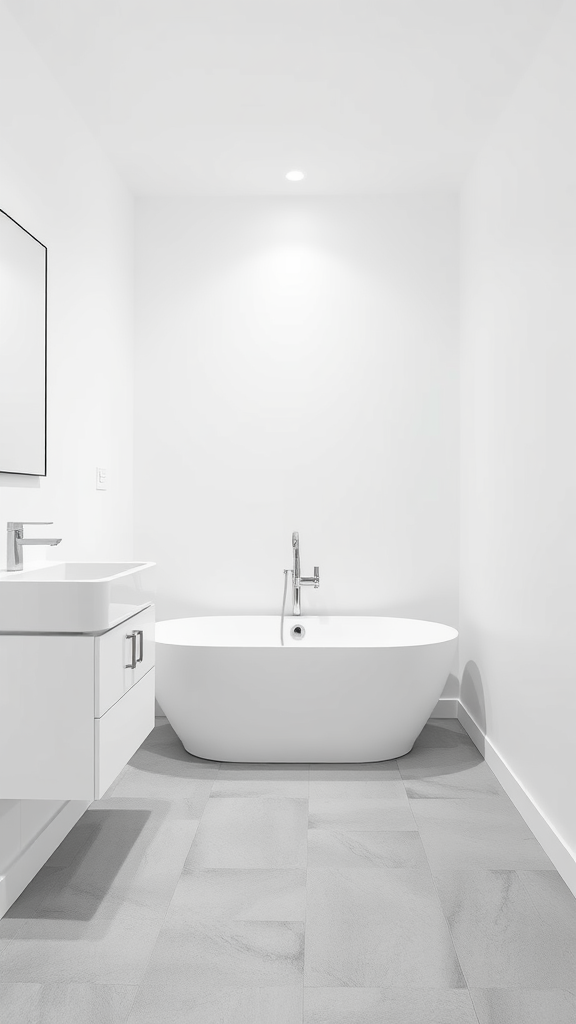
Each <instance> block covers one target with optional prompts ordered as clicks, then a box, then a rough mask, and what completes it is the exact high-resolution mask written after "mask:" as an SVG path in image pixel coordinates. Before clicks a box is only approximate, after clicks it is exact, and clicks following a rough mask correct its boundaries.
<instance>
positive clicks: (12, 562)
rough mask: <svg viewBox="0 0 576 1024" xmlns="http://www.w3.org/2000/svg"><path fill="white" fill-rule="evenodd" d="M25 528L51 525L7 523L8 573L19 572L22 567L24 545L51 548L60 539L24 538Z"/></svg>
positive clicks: (60, 538) (49, 524)
mask: <svg viewBox="0 0 576 1024" xmlns="http://www.w3.org/2000/svg"><path fill="white" fill-rule="evenodd" d="M25 526H52V523H8V524H7V531H8V538H7V539H8V554H7V560H6V562H7V569H8V572H19V571H21V570H22V568H23V567H24V558H23V552H22V547H23V545H24V544H46V545H47V546H48V547H50V548H53V547H54V546H55V545H56V544H59V543H60V541H61V540H62V537H26V538H25V537H24V527H25Z"/></svg>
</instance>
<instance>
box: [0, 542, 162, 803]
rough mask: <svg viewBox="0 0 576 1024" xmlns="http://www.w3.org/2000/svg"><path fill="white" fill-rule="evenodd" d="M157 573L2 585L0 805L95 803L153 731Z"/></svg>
mask: <svg viewBox="0 0 576 1024" xmlns="http://www.w3.org/2000/svg"><path fill="white" fill-rule="evenodd" d="M153 584H154V566H153V563H150V562H130V563H92V564H91V563H73V562H62V563H56V562H54V563H50V564H48V565H44V566H42V567H41V568H30V569H23V570H22V571H21V572H17V573H14V572H3V573H0V799H2V800H59V801H70V800H74V801H84V802H90V801H92V800H94V799H98V798H99V797H101V796H102V795H103V794H104V793H105V791H106V790H107V789H108V787H109V786H110V785H111V784H112V782H113V781H114V779H115V778H116V777H117V775H118V774H119V772H120V771H121V770H122V768H123V767H124V765H125V764H126V763H127V762H128V761H129V759H130V758H131V757H132V755H133V754H134V752H135V751H136V750H137V749H138V747H139V746H140V744H141V743H142V742H143V740H144V739H145V738H146V736H147V735H148V733H149V732H150V731H151V730H152V728H153V726H154V606H153V604H152V601H153V594H154V591H153Z"/></svg>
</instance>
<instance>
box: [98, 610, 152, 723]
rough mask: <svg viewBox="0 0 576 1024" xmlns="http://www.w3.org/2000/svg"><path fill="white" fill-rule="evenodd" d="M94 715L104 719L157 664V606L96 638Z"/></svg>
mask: <svg viewBox="0 0 576 1024" xmlns="http://www.w3.org/2000/svg"><path fill="white" fill-rule="evenodd" d="M95 646H96V650H95V655H96V669H95V680H94V682H95V686H94V717H95V718H101V717H102V715H104V714H105V713H106V712H107V711H108V709H109V708H111V707H112V706H113V704H115V703H116V701H117V700H120V698H121V697H122V695H123V694H124V693H126V691H127V690H129V689H130V688H131V687H132V686H134V683H137V682H138V680H139V679H142V677H143V676H145V675H146V674H147V673H148V672H149V671H150V669H151V668H152V667H153V666H154V606H151V607H150V608H145V609H144V611H142V612H139V613H138V615H133V616H132V618H131V619H126V621H125V622H121V623H120V625H119V626H115V627H114V629H110V630H108V632H107V633H103V634H102V635H101V636H98V637H96V638H95Z"/></svg>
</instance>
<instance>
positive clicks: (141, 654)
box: [136, 629, 144, 661]
mask: <svg viewBox="0 0 576 1024" xmlns="http://www.w3.org/2000/svg"><path fill="white" fill-rule="evenodd" d="M136 636H137V637H138V638H139V641H140V642H139V645H138V652H139V653H138V661H144V630H143V629H137V630H136Z"/></svg>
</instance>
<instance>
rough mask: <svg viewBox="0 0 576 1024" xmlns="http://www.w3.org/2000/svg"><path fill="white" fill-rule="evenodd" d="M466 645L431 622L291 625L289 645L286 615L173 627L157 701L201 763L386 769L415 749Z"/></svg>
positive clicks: (305, 620) (290, 621) (345, 619)
mask: <svg viewBox="0 0 576 1024" xmlns="http://www.w3.org/2000/svg"><path fill="white" fill-rule="evenodd" d="M293 626H301V627H304V630H305V635H304V636H303V638H302V639H296V638H293V637H292V636H291V629H292V627H293ZM457 637H458V633H457V631H456V630H455V629H452V627H451V626H443V625H441V624H440V623H438V622H423V621H421V620H419V619H392V618H384V617H377V616H373V617H372V616H370V617H369V616H327V617H321V616H301V617H300V618H293V617H292V616H286V619H285V624H284V642H285V646H284V647H282V646H281V645H280V619H279V616H274V615H244V616H243V615H230V616H207V617H202V618H188V619H172V620H169V621H165V622H159V623H158V624H157V626H156V692H157V697H158V701H159V703H160V705H161V706H162V708H163V710H164V713H165V715H166V716H167V718H168V721H169V722H170V724H171V725H172V727H173V728H174V730H175V732H176V733H177V734H178V736H179V737H180V739H181V740H182V743H183V744H184V747H185V748H186V750H187V751H189V753H191V754H196V755H197V756H198V757H205V758H209V759H212V760H216V761H248V762H257V761H263V762H272V761H279V762H298V761H303V762H313V761H321V762H356V761H360V762H362V761H383V760H386V759H387V758H393V757H400V756H401V755H402V754H406V753H407V752H408V751H409V750H410V749H411V747H412V746H413V744H414V741H415V740H416V737H417V736H418V735H419V733H420V731H421V730H422V728H423V726H424V724H425V722H426V721H427V719H428V718H429V716H430V713H431V712H432V709H433V708H434V706H435V704H436V702H437V700H438V698H439V696H440V694H441V692H442V689H443V687H444V684H445V682H446V679H447V676H448V673H449V670H450V667H451V662H452V659H453V656H454V653H455V649H456V640H457Z"/></svg>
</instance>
